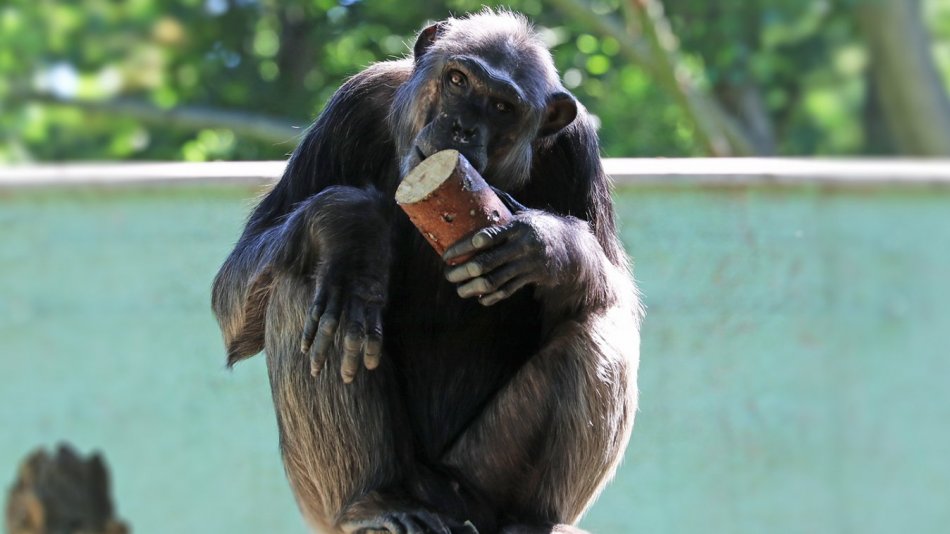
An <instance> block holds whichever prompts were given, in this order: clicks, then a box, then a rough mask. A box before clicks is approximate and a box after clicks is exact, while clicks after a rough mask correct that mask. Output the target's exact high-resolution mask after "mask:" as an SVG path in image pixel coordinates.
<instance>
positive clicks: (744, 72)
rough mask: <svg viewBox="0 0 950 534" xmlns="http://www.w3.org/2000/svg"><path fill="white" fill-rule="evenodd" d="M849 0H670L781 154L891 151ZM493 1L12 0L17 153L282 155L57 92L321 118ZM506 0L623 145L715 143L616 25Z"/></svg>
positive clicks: (12, 156) (727, 89) (949, 65)
mask: <svg viewBox="0 0 950 534" xmlns="http://www.w3.org/2000/svg"><path fill="white" fill-rule="evenodd" d="M621 4H622V2H621V0H594V1H593V2H591V3H590V6H589V9H590V10H591V11H593V12H594V13H595V14H596V15H598V16H605V17H613V18H615V19H617V20H622V11H623V6H622V5H621ZM848 4H849V2H848V1H847V0H843V1H839V2H832V1H831V0H721V1H718V2H708V1H706V0H676V1H667V2H665V3H664V5H665V8H666V11H667V15H668V17H669V20H670V22H671V25H672V29H673V31H674V33H675V34H676V35H677V37H678V38H679V41H680V45H681V58H682V64H683V66H684V69H685V74H686V75H688V76H689V77H691V78H692V79H693V80H694V81H695V82H696V83H697V84H698V85H699V86H700V87H702V88H704V89H705V90H708V91H709V92H711V93H712V94H713V95H715V97H716V98H717V99H719V100H720V101H722V102H723V103H724V105H725V107H726V108H727V109H728V108H729V106H730V103H733V104H735V103H736V102H739V101H736V102H732V100H731V99H734V96H735V95H737V94H745V93H742V91H744V90H745V88H753V89H754V90H755V94H756V95H758V98H760V100H761V101H762V102H763V105H762V107H763V109H764V110H766V112H767V117H766V118H767V119H768V122H769V124H770V127H771V128H772V130H773V131H772V133H771V135H772V137H773V138H774V142H773V145H774V149H775V150H776V151H777V152H778V153H783V154H845V155H847V154H859V153H869V152H871V153H873V152H886V151H887V150H888V148H887V146H886V144H885V145H876V144H875V143H874V142H873V141H874V140H873V139H869V138H868V135H867V134H866V133H865V132H866V131H867V128H866V122H867V120H869V118H868V117H867V113H866V105H865V104H866V101H867V94H866V93H867V90H866V87H867V85H866V64H867V61H868V60H867V54H866V51H865V49H864V47H863V45H862V43H861V41H860V39H859V38H858V36H857V32H856V30H855V28H854V24H853V21H852V20H851V14H850V10H849V6H848ZM482 5H483V2H480V1H473V0H446V1H445V2H444V3H438V2H411V1H403V2H382V1H376V0H289V1H280V2H278V1H276V0H164V1H159V0H125V1H114V0H78V1H74V2H58V1H52V0H7V1H6V2H4V3H3V4H2V5H0V161H27V160H74V159H97V160H101V159H171V160H176V159H186V160H197V161H200V160H208V159H270V158H282V157H284V156H285V155H286V154H287V153H288V152H290V151H291V150H292V149H293V147H294V144H295V141H296V139H295V138H294V137H293V135H292V134H291V135H290V136H288V139H287V141H286V142H284V143H274V142H266V141H260V140H255V139H251V138H247V137H246V136H241V135H238V134H236V133H235V132H234V131H232V130H230V129H227V128H220V127H214V126H209V127H208V128H204V129H198V130H197V131H196V130H195V129H193V128H191V129H186V128H180V127H175V126H174V125H171V124H169V125H162V124H160V123H159V124H157V123H155V122H154V121H152V122H151V123H145V122H142V121H141V120H139V119H137V118H135V117H132V116H129V115H127V114H123V113H110V112H109V111H108V107H105V108H103V109H99V110H98V111H96V112H90V110H88V109H84V108H83V107H81V106H76V105H71V104H63V103H56V102H50V97H53V98H60V99H66V100H74V99H81V100H83V101H94V102H105V103H108V102H110V101H113V100H114V99H116V98H122V99H126V100H132V101H137V102H141V103H146V104H148V105H151V106H157V107H158V108H161V109H172V108H175V107H176V106H199V107H203V108H213V109H218V110H231V111H244V112H253V113H257V114H264V115H268V116H271V117H278V118H285V119H286V120H288V121H290V122H292V123H293V124H296V125H299V126H300V127H306V125H307V124H308V123H309V122H310V121H311V120H312V119H313V117H315V116H316V114H318V113H319V112H320V110H321V109H322V107H323V105H324V104H325V102H326V101H327V99H328V98H329V97H330V95H331V94H332V93H333V91H334V90H335V89H336V88H337V87H338V86H339V84H340V83H341V81H342V80H344V79H345V78H346V77H347V76H349V75H352V74H353V73H355V72H357V71H359V70H360V69H361V68H363V67H365V66H366V65H368V64H370V63H372V62H374V61H379V60H385V59H388V58H394V57H400V56H402V55H403V54H405V53H406V52H407V50H408V47H409V46H410V45H411V43H412V41H413V39H414V32H416V31H418V29H419V28H421V27H422V26H423V25H424V24H425V23H426V21H431V20H437V19H441V18H444V17H445V16H447V15H449V14H462V13H465V12H468V11H472V10H477V9H480V8H481V7H482ZM496 5H497V4H496ZM504 5H506V6H510V7H511V8H512V9H515V10H517V11H521V12H523V13H525V14H526V15H528V16H529V17H530V18H531V19H533V20H534V21H535V22H536V23H537V24H538V26H539V27H541V28H543V32H544V35H545V38H546V39H547V41H548V42H549V44H550V45H551V46H552V53H553V55H554V57H555V61H556V63H557V66H558V68H559V69H560V71H561V73H562V75H563V79H564V83H565V85H566V86H567V87H568V88H569V89H570V90H572V91H573V92H574V93H575V94H576V95H577V96H578V98H579V99H580V100H581V101H582V102H584V103H585V105H587V107H588V108H589V109H590V110H591V112H592V113H594V114H595V115H596V116H597V117H598V119H599V122H600V124H601V138H602V141H603V146H604V151H605V153H606V154H607V155H609V156H638V155H660V156H678V155H698V154H699V151H700V150H701V148H700V147H698V146H697V143H696V142H695V140H694V135H693V131H692V125H691V122H690V121H689V120H688V117H687V116H686V115H684V111H683V110H682V109H681V108H680V107H679V106H678V105H677V102H676V99H675V98H673V97H672V96H671V95H669V94H667V93H665V92H664V91H663V90H662V89H660V88H658V87H657V85H656V84H655V83H654V82H653V81H652V80H651V78H650V76H649V75H648V74H647V73H646V72H645V71H644V70H643V69H642V68H640V67H639V66H637V65H634V64H631V63H629V62H628V61H626V60H624V59H623V57H622V55H621V54H620V51H621V46H620V43H618V42H617V40H616V39H614V38H611V37H604V36H603V35H600V34H598V33H597V32H596V30H595V29H593V28H589V27H585V26H584V25H582V24H581V23H579V22H577V21H574V20H571V19H567V18H565V16H564V15H563V13H561V12H560V11H558V10H556V9H553V8H552V7H551V6H549V5H545V4H543V3H542V2H541V1H540V0H512V1H510V2H506V3H505V4H504ZM925 6H926V10H927V17H926V18H927V21H928V23H929V24H930V29H931V31H932V32H933V35H934V52H935V54H936V57H937V59H938V63H939V65H940V66H941V69H942V73H943V75H944V77H945V79H947V80H950V0H926V2H925ZM736 105H740V106H741V102H739V103H738V104H736ZM753 118H754V117H753ZM750 120H751V119H750Z"/></svg>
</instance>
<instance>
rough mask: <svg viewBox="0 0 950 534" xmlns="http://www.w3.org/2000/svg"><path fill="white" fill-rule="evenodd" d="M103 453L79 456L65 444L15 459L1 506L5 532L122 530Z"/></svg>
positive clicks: (105, 533) (122, 533)
mask: <svg viewBox="0 0 950 534" xmlns="http://www.w3.org/2000/svg"><path fill="white" fill-rule="evenodd" d="M114 513H115V512H114V508H113V505H112V498H111V496H110V494H109V472H108V469H107V468H106V464H105V462H104V461H103V459H102V457H101V456H100V455H98V454H93V455H91V456H90V457H89V458H88V459H83V458H81V457H80V456H79V455H78V454H76V452H75V451H74V450H73V449H72V448H71V447H70V446H69V445H66V444H62V445H60V446H59V449H58V450H57V451H56V453H55V454H52V455H51V454H49V453H48V452H47V451H46V450H44V449H38V450H36V451H34V452H33V453H31V454H30V455H29V456H27V458H26V459H25V460H24V461H23V463H22V464H21V465H20V469H19V472H18V473H17V478H16V481H15V482H14V483H13V486H12V487H11V488H10V491H9V494H8V498H7V506H6V521H5V524H6V532H7V533H8V534H127V533H128V532H129V527H128V526H127V525H126V524H125V523H124V522H122V521H120V520H119V519H117V518H116V517H115V515H114Z"/></svg>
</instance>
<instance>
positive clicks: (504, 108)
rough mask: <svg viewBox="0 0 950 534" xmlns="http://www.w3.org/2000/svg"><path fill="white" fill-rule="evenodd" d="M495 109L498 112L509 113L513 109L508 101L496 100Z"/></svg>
mask: <svg viewBox="0 0 950 534" xmlns="http://www.w3.org/2000/svg"><path fill="white" fill-rule="evenodd" d="M495 111H497V112H498V113H508V112H509V111H511V106H510V105H509V104H508V103H507V102H502V101H501V100H496V101H495Z"/></svg>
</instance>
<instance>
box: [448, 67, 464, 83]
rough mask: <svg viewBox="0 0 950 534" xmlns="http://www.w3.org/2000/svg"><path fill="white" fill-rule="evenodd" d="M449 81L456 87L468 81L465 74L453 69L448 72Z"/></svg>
mask: <svg viewBox="0 0 950 534" xmlns="http://www.w3.org/2000/svg"><path fill="white" fill-rule="evenodd" d="M449 81H450V82H451V83H452V85H454V86H456V87H465V83H466V82H467V81H468V80H466V79H465V75H464V74H462V73H461V72H459V71H457V70H453V71H452V72H450V73H449Z"/></svg>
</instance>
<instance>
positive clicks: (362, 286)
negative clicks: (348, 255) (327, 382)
mask: <svg viewBox="0 0 950 534" xmlns="http://www.w3.org/2000/svg"><path fill="white" fill-rule="evenodd" d="M357 271H358V270H357ZM316 280H317V286H316V291H315V293H314V297H313V303H312V304H311V306H310V309H309V310H308V311H307V320H306V323H305V324H304V329H303V336H302V337H301V340H300V350H301V351H302V352H303V353H304V354H309V355H310V374H311V375H313V376H317V375H318V374H320V371H321V370H322V369H323V367H324V365H325V364H326V361H327V355H328V353H329V350H330V347H331V346H333V343H334V339H335V338H336V336H337V331H338V330H340V329H341V328H342V336H343V339H342V344H341V349H342V352H343V360H342V363H341V365H340V375H341V376H342V377H343V382H345V383H350V382H352V381H353V378H355V377H356V372H357V370H358V369H359V366H360V360H362V363H363V365H365V366H366V368H367V369H375V368H376V367H377V366H378V365H379V360H380V357H381V354H382V347H383V321H382V312H383V306H384V305H385V301H386V299H385V291H386V278H385V274H381V275H377V273H359V272H354V269H351V268H348V267H346V266H344V265H343V264H341V263H339V262H326V263H324V264H321V265H320V266H319V267H318V268H317V273H316Z"/></svg>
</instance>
